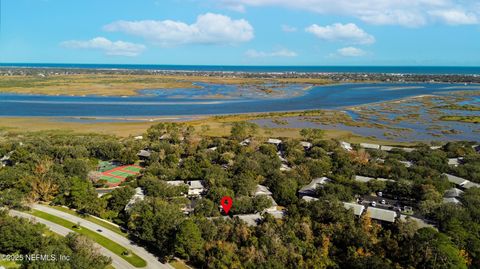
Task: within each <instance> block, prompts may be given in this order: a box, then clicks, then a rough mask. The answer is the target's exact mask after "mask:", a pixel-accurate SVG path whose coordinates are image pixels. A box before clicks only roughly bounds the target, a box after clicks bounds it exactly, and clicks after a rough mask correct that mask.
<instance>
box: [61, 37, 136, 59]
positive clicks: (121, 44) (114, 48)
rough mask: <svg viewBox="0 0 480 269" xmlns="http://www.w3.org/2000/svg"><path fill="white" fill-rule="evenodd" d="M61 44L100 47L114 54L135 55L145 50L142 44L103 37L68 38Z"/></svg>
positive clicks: (68, 46) (82, 47) (67, 46)
mask: <svg viewBox="0 0 480 269" xmlns="http://www.w3.org/2000/svg"><path fill="white" fill-rule="evenodd" d="M61 45H62V46H63V47H66V48H72V49H100V50H103V51H105V53H106V54H107V55H115V56H130V57H132V56H137V55H139V54H140V53H142V52H143V51H144V50H145V46H144V45H142V44H135V43H130V42H125V41H115V42H114V41H110V40H108V39H106V38H104V37H95V38H92V39H90V40H69V41H65V42H62V43H61Z"/></svg>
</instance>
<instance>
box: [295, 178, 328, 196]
mask: <svg viewBox="0 0 480 269" xmlns="http://www.w3.org/2000/svg"><path fill="white" fill-rule="evenodd" d="M331 181H332V180H331V179H329V178H327V177H320V178H315V179H313V180H312V181H310V183H309V184H308V185H306V186H304V187H303V188H301V189H300V190H299V191H298V195H299V196H300V197H302V196H314V195H315V194H316V193H317V188H318V187H320V186H322V185H324V184H326V183H328V182H331Z"/></svg>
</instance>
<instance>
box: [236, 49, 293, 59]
mask: <svg viewBox="0 0 480 269" xmlns="http://www.w3.org/2000/svg"><path fill="white" fill-rule="evenodd" d="M297 55H298V54H297V53H296V52H294V51H291V50H288V49H279V50H274V51H271V52H265V51H257V50H248V51H247V52H245V56H247V57H248V58H266V57H296V56H297Z"/></svg>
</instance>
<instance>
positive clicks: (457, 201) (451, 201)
mask: <svg viewBox="0 0 480 269" xmlns="http://www.w3.org/2000/svg"><path fill="white" fill-rule="evenodd" d="M443 203H444V204H449V203H452V204H456V205H461V204H462V202H460V200H458V199H457V198H455V197H453V198H443Z"/></svg>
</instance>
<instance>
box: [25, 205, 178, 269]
mask: <svg viewBox="0 0 480 269" xmlns="http://www.w3.org/2000/svg"><path fill="white" fill-rule="evenodd" d="M32 208H33V209H36V210H39V211H43V212H45V213H48V214H50V215H54V216H57V217H60V218H63V219H66V220H68V221H70V222H73V223H78V222H80V225H81V226H83V227H85V228H87V229H89V230H92V231H94V232H96V233H98V234H101V235H103V236H105V237H107V238H108V239H110V240H112V241H114V242H116V243H117V244H119V245H121V246H123V247H125V248H127V249H130V250H132V251H133V252H135V253H136V254H137V255H138V256H140V257H141V258H142V259H144V260H145V261H146V262H147V266H146V267H145V268H152V269H153V268H155V269H162V268H165V269H166V268H168V269H170V268H173V267H172V266H170V265H169V264H164V263H161V262H160V261H158V259H157V257H155V256H154V255H152V254H151V253H150V252H148V251H147V250H146V249H144V248H143V247H140V246H138V245H135V244H134V243H132V242H131V241H130V240H129V239H128V238H125V237H123V236H121V235H119V234H117V233H115V232H113V231H110V230H108V229H106V228H105V227H102V226H100V225H98V224H95V223H93V222H90V221H88V220H85V219H82V218H80V217H76V216H73V215H71V214H68V213H65V212H62V211H59V210H56V209H53V208H51V207H48V206H44V205H39V204H35V205H33V206H32ZM97 230H101V231H102V232H98V231H97Z"/></svg>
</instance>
